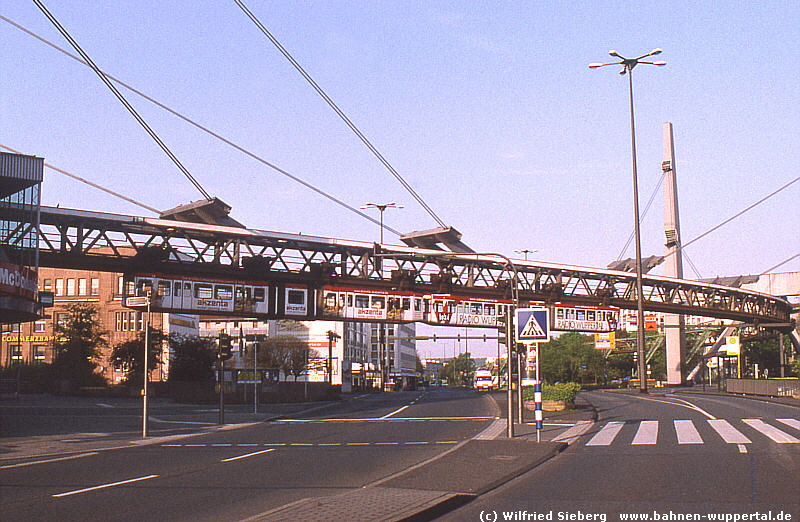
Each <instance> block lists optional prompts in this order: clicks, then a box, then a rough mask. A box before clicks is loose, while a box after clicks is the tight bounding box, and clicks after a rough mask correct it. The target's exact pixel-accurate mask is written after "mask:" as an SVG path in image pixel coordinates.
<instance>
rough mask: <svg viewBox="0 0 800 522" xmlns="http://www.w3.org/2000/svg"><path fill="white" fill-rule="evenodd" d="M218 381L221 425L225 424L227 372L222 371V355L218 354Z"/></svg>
mask: <svg viewBox="0 0 800 522" xmlns="http://www.w3.org/2000/svg"><path fill="white" fill-rule="evenodd" d="M217 369H218V372H219V373H218V374H217V380H218V381H219V383H218V384H219V425H220V426H221V425H223V424H225V372H224V371H223V369H222V354H221V353H220V352H217Z"/></svg>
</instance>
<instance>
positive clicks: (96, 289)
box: [89, 277, 100, 295]
mask: <svg viewBox="0 0 800 522" xmlns="http://www.w3.org/2000/svg"><path fill="white" fill-rule="evenodd" d="M89 293H90V294H92V295H100V279H98V278H96V277H93V278H92V284H91V286H90V289H89Z"/></svg>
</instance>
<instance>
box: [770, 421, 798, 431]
mask: <svg viewBox="0 0 800 522" xmlns="http://www.w3.org/2000/svg"><path fill="white" fill-rule="evenodd" d="M775 420H776V421H778V422H781V423H783V424H786V425H787V426H790V427H792V428H794V429H796V430H800V420H797V419H775Z"/></svg>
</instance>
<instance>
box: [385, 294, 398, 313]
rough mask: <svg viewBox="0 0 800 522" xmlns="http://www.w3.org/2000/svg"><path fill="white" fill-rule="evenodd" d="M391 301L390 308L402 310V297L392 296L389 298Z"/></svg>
mask: <svg viewBox="0 0 800 522" xmlns="http://www.w3.org/2000/svg"><path fill="white" fill-rule="evenodd" d="M387 303H389V310H400V299H399V298H397V297H390V298H389V299H387Z"/></svg>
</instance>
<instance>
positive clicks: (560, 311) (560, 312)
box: [556, 308, 564, 319]
mask: <svg viewBox="0 0 800 522" xmlns="http://www.w3.org/2000/svg"><path fill="white" fill-rule="evenodd" d="M563 318H564V309H563V308H556V319H563Z"/></svg>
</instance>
